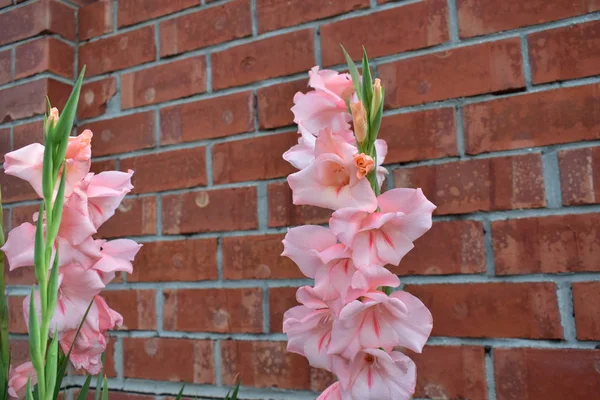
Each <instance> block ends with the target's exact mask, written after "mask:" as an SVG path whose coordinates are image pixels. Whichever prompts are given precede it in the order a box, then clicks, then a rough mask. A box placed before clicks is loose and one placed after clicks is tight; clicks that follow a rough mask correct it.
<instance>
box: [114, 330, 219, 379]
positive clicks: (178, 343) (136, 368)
mask: <svg viewBox="0 0 600 400" xmlns="http://www.w3.org/2000/svg"><path fill="white" fill-rule="evenodd" d="M157 366H160V368H157ZM123 376H124V377H125V378H138V379H153V380H159V381H165V380H168V381H172V382H182V381H184V382H193V383H215V371H214V366H213V346H212V343H211V342H210V341H209V340H195V339H170V338H130V337H126V338H123Z"/></svg>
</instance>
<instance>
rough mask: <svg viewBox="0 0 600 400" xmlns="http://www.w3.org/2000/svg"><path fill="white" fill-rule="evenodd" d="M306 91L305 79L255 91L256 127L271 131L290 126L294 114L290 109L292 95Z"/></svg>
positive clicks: (292, 103)
mask: <svg viewBox="0 0 600 400" xmlns="http://www.w3.org/2000/svg"><path fill="white" fill-rule="evenodd" d="M299 91H303V92H306V91H308V86H307V81H306V79H300V80H296V81H291V82H285V83H278V84H276V85H273V86H267V87H264V88H260V89H258V90H257V91H256V98H257V102H258V125H259V127H260V128H261V129H271V128H277V127H280V126H287V125H292V124H293V123H294V114H292V112H291V111H290V108H292V106H293V105H294V102H293V98H294V95H295V94H296V93H297V92H299Z"/></svg>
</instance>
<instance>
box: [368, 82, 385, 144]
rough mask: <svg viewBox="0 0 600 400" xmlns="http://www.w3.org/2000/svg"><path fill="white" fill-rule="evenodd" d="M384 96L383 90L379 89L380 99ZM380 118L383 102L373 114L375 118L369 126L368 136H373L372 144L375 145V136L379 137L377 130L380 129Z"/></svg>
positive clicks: (381, 116)
mask: <svg viewBox="0 0 600 400" xmlns="http://www.w3.org/2000/svg"><path fill="white" fill-rule="evenodd" d="M384 96H385V88H384V87H382V88H381V98H382V99H383V97H384ZM382 118H383V101H382V102H381V104H380V105H379V110H377V114H375V118H374V119H373V122H372V124H371V132H370V134H372V136H373V138H372V143H375V140H376V139H377V136H379V128H380V127H381V119H382Z"/></svg>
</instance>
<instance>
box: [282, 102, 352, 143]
mask: <svg viewBox="0 0 600 400" xmlns="http://www.w3.org/2000/svg"><path fill="white" fill-rule="evenodd" d="M291 110H292V112H293V113H294V122H295V123H297V124H302V125H303V126H304V127H305V128H306V129H307V130H308V131H309V132H311V133H313V134H314V135H315V136H316V134H317V133H318V132H319V131H320V130H321V129H325V128H330V129H332V130H334V131H338V130H342V129H347V127H348V122H349V121H350V120H351V118H352V117H351V116H350V114H349V113H348V109H347V107H346V104H345V103H344V101H343V100H342V99H340V98H338V97H337V96H332V95H331V94H328V93H325V92H308V93H307V94H303V93H300V92H298V93H296V95H295V96H294V106H293V107H292V109H291Z"/></svg>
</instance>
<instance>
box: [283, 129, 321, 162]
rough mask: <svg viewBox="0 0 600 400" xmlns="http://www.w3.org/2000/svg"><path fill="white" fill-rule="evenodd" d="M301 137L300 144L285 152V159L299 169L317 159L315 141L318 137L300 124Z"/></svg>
mask: <svg viewBox="0 0 600 400" xmlns="http://www.w3.org/2000/svg"><path fill="white" fill-rule="evenodd" d="M298 129H299V131H300V137H299V138H298V144H297V145H295V146H292V147H291V148H290V149H289V150H288V151H286V152H285V153H283V159H284V160H286V161H287V162H289V163H290V164H292V165H293V166H294V167H296V168H298V169H304V168H306V167H308V166H309V165H310V164H311V163H312V162H313V160H314V159H315V142H316V140H317V138H316V137H315V136H314V135H313V134H312V133H310V132H308V131H307V130H306V129H304V127H302V125H298Z"/></svg>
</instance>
